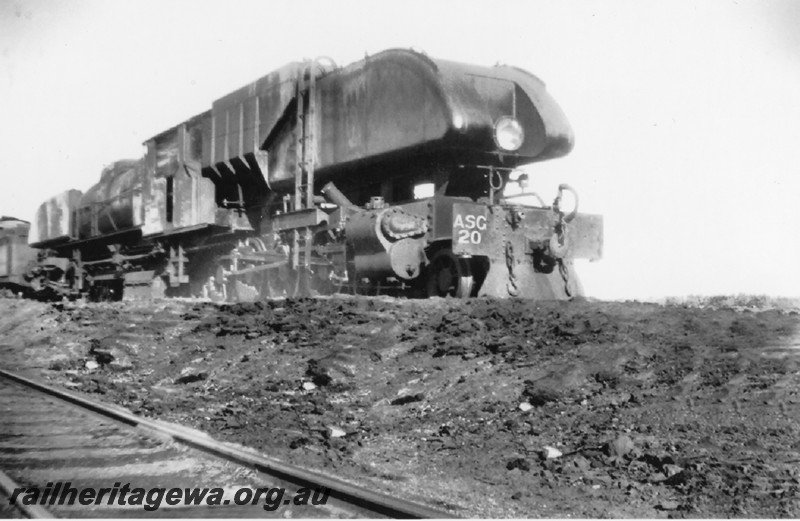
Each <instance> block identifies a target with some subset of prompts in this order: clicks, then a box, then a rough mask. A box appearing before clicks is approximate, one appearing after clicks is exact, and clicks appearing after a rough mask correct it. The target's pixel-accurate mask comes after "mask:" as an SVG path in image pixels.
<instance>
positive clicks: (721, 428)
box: [0, 297, 800, 517]
mask: <svg viewBox="0 0 800 521" xmlns="http://www.w3.org/2000/svg"><path fill="white" fill-rule="evenodd" d="M796 304H797V303H796V302H779V303H777V304H776V302H775V301H770V300H768V299H746V298H739V299H724V298H719V299H716V300H715V299H699V300H698V299H695V300H692V301H670V302H667V303H665V304H643V303H636V302H625V303H618V302H587V301H581V302H570V303H558V302H547V303H534V302H524V301H513V300H509V301H487V300H480V299H476V300H469V301H460V300H450V299H445V300H443V299H434V300H430V301H411V300H397V299H389V298H352V297H342V298H329V299H300V300H289V301H269V302H261V303H255V304H241V305H230V306H221V307H220V306H218V305H215V304H211V303H198V302H184V301H160V302H155V303H149V304H145V303H114V304H89V305H86V304H44V303H37V302H32V301H23V300H14V299H5V300H0V357H2V358H0V359H1V360H2V363H0V365H2V367H4V368H9V369H12V370H20V371H22V372H24V373H26V374H29V375H34V376H38V377H40V378H46V379H49V380H50V381H51V382H54V383H57V384H59V385H63V386H65V387H68V388H70V389H73V390H76V391H79V392H83V393H87V394H90V395H92V396H93V397H95V398H98V399H101V400H104V401H108V402H115V403H118V404H120V405H123V406H125V407H127V408H129V409H131V410H132V411H134V412H136V413H137V414H142V415H145V416H148V417H157V418H161V419H165V420H170V421H174V422H180V423H185V424H190V425H192V426H194V427H196V428H199V429H202V430H205V431H208V432H210V433H212V434H213V435H214V436H216V437H219V438H222V439H226V440H230V441H233V442H238V443H241V444H244V445H248V446H252V447H256V448H258V449H260V450H262V451H263V452H265V453H268V454H271V455H273V456H275V457H278V458H280V459H282V460H285V461H287V462H291V463H295V464H300V465H303V466H306V467H309V468H314V469H323V470H326V471H328V472H333V473H335V474H336V475H338V476H339V477H342V478H344V479H349V480H352V481H354V482H359V483H363V484H368V485H370V486H372V487H373V488H374V489H376V490H381V491H384V492H388V493H391V494H395V495H400V496H404V497H408V498H411V499H417V500H421V501H425V502H427V503H429V504H430V505H432V506H436V507H439V508H446V509H450V510H451V512H452V513H454V514H456V515H460V516H481V517H508V516H515V517H800V493H799V491H800V307H798V306H797V305H796Z"/></svg>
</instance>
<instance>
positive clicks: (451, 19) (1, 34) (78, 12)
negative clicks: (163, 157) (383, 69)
mask: <svg viewBox="0 0 800 521" xmlns="http://www.w3.org/2000/svg"><path fill="white" fill-rule="evenodd" d="M390 47H414V48H417V49H422V50H425V51H426V52H427V53H428V54H429V55H431V56H434V57H438V58H445V59H452V60H457V61H465V62H469V63H475V64H482V65H492V64H494V63H496V62H498V61H500V62H503V63H508V64H511V65H516V66H519V67H522V68H525V69H528V70H529V71H531V72H533V73H534V74H536V75H538V76H539V77H540V78H542V79H543V80H544V81H545V82H546V83H547V84H548V88H549V89H550V91H551V93H552V94H553V95H554V97H555V98H556V99H557V100H558V101H559V103H560V104H561V106H562V108H563V109H564V111H565V112H566V113H567V116H568V117H569V119H570V121H571V122H572V125H573V128H574V130H575V134H576V141H577V145H576V147H575V150H574V151H573V153H572V154H571V155H570V156H568V157H567V158H563V159H560V160H555V161H551V162H549V163H544V164H540V165H535V166H533V167H532V168H530V172H531V174H532V176H531V184H532V188H533V189H536V190H538V191H539V192H540V193H541V194H543V195H544V196H545V200H548V201H549V200H552V197H554V195H555V191H556V187H557V185H558V183H559V182H567V183H570V184H571V185H572V186H574V187H575V188H576V189H577V190H578V192H579V194H580V195H581V205H582V210H584V211H588V212H593V213H599V214H602V215H604V217H605V238H606V243H605V258H604V259H603V260H602V261H600V262H597V263H591V264H589V263H585V264H581V265H579V270H580V273H581V275H582V277H583V280H584V285H585V287H586V289H587V292H588V293H589V294H591V295H593V296H598V297H605V298H649V297H659V296H669V295H687V294H696V295H712V294H723V293H725V294H730V293H759V294H770V295H775V296H780V295H786V296H798V295H800V231H798V228H800V204H798V203H800V176H798V174H800V2H797V1H794V0H775V1H759V2H757V1H738V2H736V1H703V2H696V1H681V0H677V1H676V0H672V1H669V2H667V1H659V2H656V1H643V0H630V1H621V0H616V1H604V2H589V1H558V2H555V1H551V2H543V1H542V2H538V1H513V2H512V1H500V0H498V1H486V0H480V1H463V0H462V1H453V2H449V1H431V0H421V1H420V0H405V1H402V2H400V1H396V2H391V3H389V2H368V1H342V0H339V1H336V2H328V1H316V0H303V1H296V0H291V1H281V2H278V1H269V2H267V1H244V0H239V1H236V0H226V1H213V2H212V1H175V0H172V1H163V0H160V1H153V0H135V1H133V0H131V1H122V0H119V1H113V0H94V1H89V0H72V1H59V0H51V1H44V0H0V176H2V184H0V187H1V188H0V214H5V215H14V216H18V217H21V218H25V219H31V217H32V215H33V212H34V211H35V208H36V207H37V206H38V204H39V203H40V202H41V201H42V200H43V199H45V198H47V197H50V196H52V195H54V194H56V193H59V192H61V191H63V190H66V189H68V188H78V189H80V190H86V189H87V188H89V187H90V186H91V185H92V184H94V183H95V182H96V181H97V180H98V179H99V176H100V170H101V169H102V167H103V166H104V165H106V164H108V163H110V162H112V161H114V160H116V159H120V158H125V157H139V156H140V155H141V153H142V149H141V143H142V142H143V141H144V140H146V139H148V138H149V137H151V136H153V135H155V134H157V133H159V132H160V131H161V130H164V129H166V128H169V127H171V126H173V125H175V124H176V123H178V122H180V121H182V120H184V119H186V118H188V117H190V116H193V115H195V114H197V113H199V112H202V111H204V110H207V109H208V108H210V106H211V102H212V101H213V100H214V99H216V98H218V97H221V96H222V95H224V94H227V93H228V92H230V91H232V90H234V89H236V88H238V87H240V86H242V85H244V84H246V83H248V82H250V81H252V80H254V79H256V78H258V77H261V76H263V75H264V74H266V73H267V72H269V71H271V70H273V69H275V68H277V67H279V66H281V65H283V64H285V63H287V62H289V61H293V60H297V59H302V58H313V57H316V56H320V55H326V56H330V57H332V58H334V59H335V60H336V61H337V62H338V63H339V64H347V63H350V62H352V61H355V60H358V59H360V58H361V57H363V56H364V53H365V52H368V53H370V54H373V53H376V52H378V51H381V50H383V49H386V48H390Z"/></svg>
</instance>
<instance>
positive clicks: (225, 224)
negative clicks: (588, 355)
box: [28, 50, 602, 300]
mask: <svg viewBox="0 0 800 521" xmlns="http://www.w3.org/2000/svg"><path fill="white" fill-rule="evenodd" d="M145 146H146V153H145V155H144V157H143V158H141V159H139V160H122V161H117V162H115V163H113V164H112V165H110V166H108V167H106V168H105V169H104V170H103V172H102V175H101V178H100V181H99V182H98V183H97V184H96V185H95V186H93V187H92V188H90V189H89V190H88V191H87V192H85V193H81V192H79V191H77V190H70V191H67V192H65V193H62V194H59V195H57V196H55V197H53V198H51V199H49V200H47V201H45V202H44V203H43V204H42V205H41V206H40V207H39V209H38V211H37V213H36V216H35V218H34V220H33V222H32V225H31V231H30V236H29V243H30V245H31V246H32V247H34V248H37V249H38V250H39V259H38V262H37V263H36V265H35V267H34V268H33V269H31V270H30V271H29V273H28V280H29V281H30V282H31V284H32V285H33V287H34V288H35V289H38V290H45V289H47V290H49V291H51V292H56V293H57V294H64V295H76V294H81V293H89V294H90V295H91V296H94V297H113V298H119V297H121V295H122V294H123V293H124V294H125V295H127V296H137V295H138V296H157V295H163V294H167V295H187V296H188V295H205V296H209V297H212V298H215V299H228V300H252V299H256V298H260V297H263V296H292V295H297V294H310V293H330V292H334V291H349V292H354V293H364V292H372V293H373V294H375V293H377V292H381V291H383V292H387V293H392V294H409V295H410V294H413V295H426V296H457V297H469V296H493V297H500V298H503V297H523V298H537V299H565V298H570V297H572V296H575V295H580V294H581V293H582V288H581V285H580V282H579V281H578V278H577V275H576V274H575V271H574V269H573V260H574V259H576V258H589V259H598V258H600V256H601V254H602V218H601V217H600V216H594V215H586V214H579V213H577V208H575V209H574V210H573V211H570V212H566V211H564V210H563V209H562V208H561V206H562V192H566V191H569V192H571V191H572V189H571V188H569V187H568V186H566V185H561V186H560V187H559V192H558V195H557V197H556V199H555V201H554V203H553V204H552V205H550V206H547V205H545V204H544V203H541V204H539V205H536V206H534V205H524V204H520V203H518V202H516V201H519V200H520V199H516V201H515V197H507V196H506V195H504V193H506V192H505V188H506V186H507V185H508V184H509V183H517V184H519V185H520V186H522V187H524V185H525V184H526V181H527V175H525V174H522V173H520V172H518V171H515V169H516V168H517V167H519V166H521V165H526V164H530V163H533V162H537V161H544V160H547V159H553V158H557V157H561V156H563V155H565V154H567V153H568V152H569V151H570V150H571V149H572V146H573V134H572V131H571V128H570V126H569V123H568V122H567V120H566V118H565V116H564V114H563V113H562V111H561V109H560V108H559V107H558V105H557V104H556V103H555V101H554V100H553V99H552V98H551V97H550V95H549V94H548V92H547V90H546V89H545V85H544V84H543V83H542V82H541V81H540V80H539V79H538V78H536V77H535V76H533V75H531V74H530V73H528V72H525V71H523V70H521V69H518V68H515V67H510V66H499V65H498V66H494V67H479V66H473V65H466V64H462V63H455V62H450V61H445V60H436V59H431V58H429V57H428V56H427V55H425V54H422V53H418V52H414V51H407V50H388V51H384V52H382V53H379V54H377V55H374V56H370V57H367V58H365V59H364V60H361V61H359V62H356V63H353V64H351V65H349V66H346V67H342V68H337V67H335V66H334V65H332V64H330V63H329V62H328V61H325V60H314V61H305V62H298V63H291V64H289V65H286V66H284V67H282V68H280V69H278V70H276V71H274V72H272V73H270V74H268V75H266V76H264V77H263V78H261V79H259V80H257V81H255V82H253V83H251V84H249V85H247V86H245V87H243V88H241V89H239V90H237V91H235V92H232V93H230V94H229V95H227V96H224V97H222V98H220V99H218V100H216V101H215V102H214V103H213V104H212V106H211V109H210V110H208V111H206V112H204V113H202V114H199V115H197V116H195V117H192V118H190V119H188V120H186V121H184V122H182V123H180V124H178V125H177V126H175V127H173V128H171V129H168V130H166V131H164V132H162V133H160V134H158V135H157V136H155V137H153V138H151V139H149V140H147V141H146V142H145ZM426 191H427V192H428V193H425V192H426ZM573 193H574V192H573ZM539 201H540V202H541V198H539ZM574 204H575V206H577V196H575V197H574Z"/></svg>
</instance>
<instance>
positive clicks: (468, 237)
mask: <svg viewBox="0 0 800 521" xmlns="http://www.w3.org/2000/svg"><path fill="white" fill-rule="evenodd" d="M481 238H482V237H481V232H479V231H478V230H472V231H470V230H458V244H480V243H481Z"/></svg>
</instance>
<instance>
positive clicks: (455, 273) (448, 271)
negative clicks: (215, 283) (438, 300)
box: [425, 250, 475, 298]
mask: <svg viewBox="0 0 800 521" xmlns="http://www.w3.org/2000/svg"><path fill="white" fill-rule="evenodd" d="M426 273H427V274H426V277H425V291H426V294H427V295H428V296H429V297H457V298H467V297H469V296H470V295H471V294H472V288H473V286H474V285H475V283H474V279H473V278H472V270H471V268H470V263H469V260H468V259H462V258H459V257H457V256H456V255H455V254H454V253H453V252H452V251H450V250H440V251H438V252H437V253H436V254H435V255H434V256H433V258H432V259H431V263H430V265H428V267H427V270H426Z"/></svg>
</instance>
